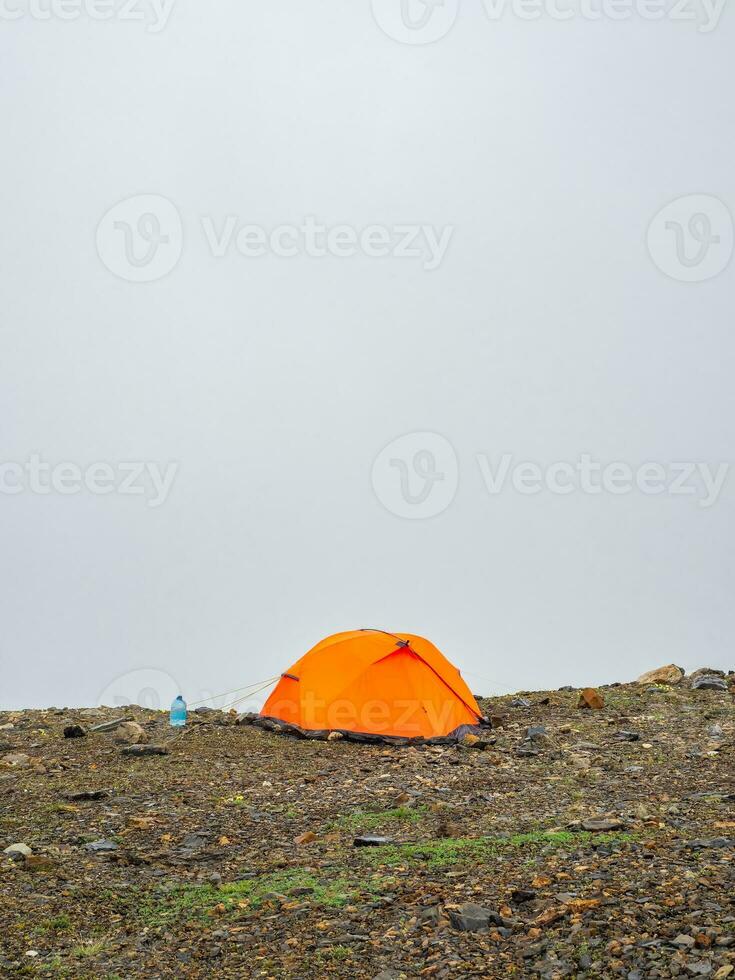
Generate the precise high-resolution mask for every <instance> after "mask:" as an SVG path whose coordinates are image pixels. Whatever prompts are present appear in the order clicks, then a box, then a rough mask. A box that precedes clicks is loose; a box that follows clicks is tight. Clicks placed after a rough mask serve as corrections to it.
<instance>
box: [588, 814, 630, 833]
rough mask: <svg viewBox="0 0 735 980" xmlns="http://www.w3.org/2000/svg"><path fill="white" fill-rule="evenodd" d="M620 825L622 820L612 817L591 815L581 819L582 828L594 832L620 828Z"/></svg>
mask: <svg viewBox="0 0 735 980" xmlns="http://www.w3.org/2000/svg"><path fill="white" fill-rule="evenodd" d="M622 826H623V822H622V820H616V819H615V818H614V817H592V818H590V819H589V820H583V821H582V830H591V831H594V832H595V833H599V832H603V833H604V832H607V831H611V830H620V828H621V827H622Z"/></svg>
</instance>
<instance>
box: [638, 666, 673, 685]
mask: <svg viewBox="0 0 735 980" xmlns="http://www.w3.org/2000/svg"><path fill="white" fill-rule="evenodd" d="M683 676H684V671H683V670H682V669H681V667H677V666H676V664H668V665H667V666H666V667H657V668H656V669H655V670H649V671H648V672H647V673H645V674H641V676H640V677H639V678H638V680H637V681H636V684H678V683H679V682H680V681H681V679H682V677H683Z"/></svg>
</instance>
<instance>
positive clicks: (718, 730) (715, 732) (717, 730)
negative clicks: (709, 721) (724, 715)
mask: <svg viewBox="0 0 735 980" xmlns="http://www.w3.org/2000/svg"><path fill="white" fill-rule="evenodd" d="M707 734H708V735H709V737H710V738H718V739H719V738H722V736H723V735H724V734H725V733H724V732H723V730H722V725H711V726H710V727H709V728H708V729H707Z"/></svg>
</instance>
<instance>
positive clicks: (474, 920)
mask: <svg viewBox="0 0 735 980" xmlns="http://www.w3.org/2000/svg"><path fill="white" fill-rule="evenodd" d="M447 914H448V915H449V921H450V922H451V924H452V927H453V928H454V929H458V930H459V931H460V932H480V931H481V930H482V929H487V928H488V927H489V926H490V925H503V924H504V921H505V920H504V919H503V918H502V916H500V915H498V913H497V912H493V911H492V909H486V908H483V906H482V905H477V904H476V903H475V902H466V903H465V904H464V905H460V906H459V907H454V908H452V907H451V906H448V907H447Z"/></svg>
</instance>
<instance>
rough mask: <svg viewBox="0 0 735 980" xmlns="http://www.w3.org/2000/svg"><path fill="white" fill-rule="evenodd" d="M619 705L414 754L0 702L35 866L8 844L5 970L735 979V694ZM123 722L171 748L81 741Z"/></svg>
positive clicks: (10, 788) (523, 718) (2, 793)
mask: <svg viewBox="0 0 735 980" xmlns="http://www.w3.org/2000/svg"><path fill="white" fill-rule="evenodd" d="M726 680H727V679H726ZM600 694H601V695H602V696H603V697H604V701H605V705H604V707H603V708H602V709H600V710H589V709H582V708H579V707H578V702H579V691H577V690H570V689H567V690H562V691H556V692H536V693H523V694H520V695H511V696H508V697H503V698H494V699H492V701H482V702H481V703H482V707H483V709H484V710H486V711H487V712H488V713H492V714H493V715H494V716H496V721H498V722H499V723H500V724H502V727H498V728H496V729H494V730H493V731H492V732H489V733H488V736H487V738H486V739H485V740H483V741H482V742H481V743H479V744H478V745H473V746H465V745H458V746H455V745H453V746H420V747H410V748H394V747H385V746H366V745H359V744H353V743H350V742H347V741H344V740H343V741H339V740H336V741H328V742H322V741H299V740H295V739H292V738H287V737H284V736H279V735H276V734H272V733H269V732H265V731H261V730H259V729H257V728H253V727H251V726H248V725H238V724H236V716H235V715H234V714H223V713H221V712H205V713H201V714H194V715H192V716H190V724H189V725H188V726H187V727H186V728H185V729H183V730H174V729H171V728H170V726H169V725H168V719H167V717H166V716H165V715H164V714H162V713H156V712H151V711H145V710H143V709H140V708H135V707H134V708H130V709H115V710H112V709H89V710H86V711H77V710H66V709H64V710H59V709H50V710H47V711H24V712H5V713H0V852H2V851H3V850H4V849H5V848H7V847H10V846H12V845H14V844H25V845H26V847H27V849H30V852H31V853H30V854H27V855H23V854H17V853H16V854H4V853H0V976H2V977H16V976H31V977H74V978H77V977H79V978H86V977H104V978H108V980H112V978H120V980H128V978H131V977H145V978H147V980H153V978H158V977H192V978H199V977H233V978H234V977H274V978H297V977H298V978H322V977H344V978H370V980H372V978H380V980H390V978H393V980H397V978H402V977H406V978H414V977H432V978H434V977H436V978H445V977H451V978H468V977H508V976H514V977H538V976H541V977H625V978H628V980H648V978H654V977H671V976H678V977H715V978H718V980H724V978H726V977H729V976H731V977H732V978H733V980H735V755H734V744H735V714H734V711H733V696H732V686H731V687H730V691H729V692H726V691H718V690H693V689H692V688H691V683H690V682H689V681H688V680H686V679H685V680H684V681H682V682H681V683H680V684H678V685H676V686H673V687H669V686H663V685H653V686H646V685H642V686H636V685H632V684H631V685H623V686H612V687H607V688H601V689H600ZM121 716H125V717H132V718H134V719H135V720H136V721H137V722H139V723H140V725H141V726H142V727H143V729H144V739H145V740H147V742H148V743H149V746H148V747H149V748H150V745H161V746H163V747H164V748H165V750H166V751H167V754H165V755H144V756H139V757H137V756H132V755H128V754H124V749H125V746H124V745H122V744H120V743H119V741H117V739H119V738H120V737H121V736H120V732H119V730H116V731H112V732H109V733H90V732H87V734H86V735H84V736H83V737H77V738H65V737H64V728H65V727H67V726H69V725H72V724H75V723H76V724H79V725H80V726H82V727H83V728H84V729H85V730H88V729H89V728H90V727H91V726H93V725H96V724H100V723H101V722H104V721H106V720H107V721H109V720H112V719H115V718H118V717H121ZM503 716H504V717H503ZM9 726H10V727H9ZM529 729H530V730H531V731H530V732H529ZM534 729H539V730H538V731H534ZM80 794H82V795H80ZM366 834H369V835H378V836H382V837H387V838H389V839H390V840H389V842H388V843H381V844H379V845H378V846H369V847H357V846H355V843H354V842H355V838H356V837H359V836H361V835H366Z"/></svg>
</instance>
